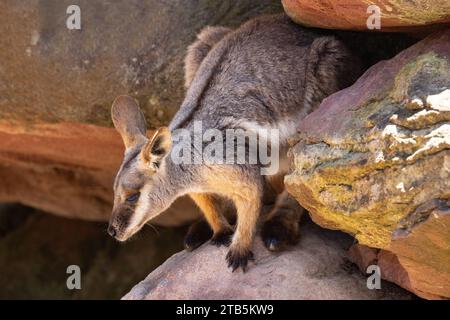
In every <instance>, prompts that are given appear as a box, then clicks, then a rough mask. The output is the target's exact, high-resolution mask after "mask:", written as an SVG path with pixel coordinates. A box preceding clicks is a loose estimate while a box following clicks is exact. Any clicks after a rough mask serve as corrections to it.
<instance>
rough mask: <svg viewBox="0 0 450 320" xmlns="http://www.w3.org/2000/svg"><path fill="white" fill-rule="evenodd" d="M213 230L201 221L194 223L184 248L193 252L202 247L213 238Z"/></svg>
mask: <svg viewBox="0 0 450 320" xmlns="http://www.w3.org/2000/svg"><path fill="white" fill-rule="evenodd" d="M211 235H212V230H211V227H210V226H209V224H208V223H207V222H206V221H204V220H200V221H197V222H194V223H193V224H192V225H191V226H190V227H189V230H188V232H187V234H186V236H185V238H184V248H185V249H186V250H187V251H192V250H195V249H197V248H198V247H200V246H201V245H202V244H203V243H205V242H206V241H208V239H209V238H211Z"/></svg>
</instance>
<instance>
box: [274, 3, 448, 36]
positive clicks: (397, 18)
mask: <svg viewBox="0 0 450 320" xmlns="http://www.w3.org/2000/svg"><path fill="white" fill-rule="evenodd" d="M282 3H283V7H284V10H285V11H286V13H287V14H288V15H289V16H290V17H291V18H292V19H293V20H294V21H296V22H297V23H300V24H303V25H306V26H311V27H317V28H325V29H342V30H361V31H367V30H368V28H367V20H368V18H369V16H370V15H372V14H373V13H374V11H373V10H369V11H368V7H369V6H370V5H377V6H378V8H379V9H380V13H381V20H380V23H381V29H380V30H379V31H414V32H418V31H427V30H428V31H429V30H432V29H437V28H445V24H448V23H450V3H449V2H448V1H447V0H416V1H405V0H397V1H391V0H389V1H388V0H376V1H370V2H368V1H364V0H345V1H333V2H332V1H317V0H282Z"/></svg>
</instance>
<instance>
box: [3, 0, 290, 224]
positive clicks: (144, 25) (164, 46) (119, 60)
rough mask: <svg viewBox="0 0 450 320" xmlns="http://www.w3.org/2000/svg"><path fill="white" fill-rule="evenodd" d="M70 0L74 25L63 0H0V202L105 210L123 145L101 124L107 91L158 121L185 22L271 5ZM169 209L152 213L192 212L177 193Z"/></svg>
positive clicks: (175, 73) (179, 85) (171, 98)
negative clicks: (77, 13)
mask: <svg viewBox="0 0 450 320" xmlns="http://www.w3.org/2000/svg"><path fill="white" fill-rule="evenodd" d="M76 3H77V4H78V5H79V6H80V8H81V27H82V30H81V31H77V30H68V29H67V28H66V19H67V17H68V15H67V14H66V9H67V7H68V6H69V5H71V4H73V1H69V0H61V1H38V0H30V1H0V12H1V13H2V19H1V20H0V33H1V34H2V36H1V37H0V48H1V50H0V61H1V64H0V177H1V184H0V202H1V201H11V202H21V203H24V204H28V205H31V206H34V207H38V208H41V209H44V210H46V211H49V212H53V213H56V214H61V215H64V216H68V217H77V218H85V219H91V220H105V219H107V218H108V216H109V215H110V210H111V206H112V180H113V177H114V174H115V172H116V170H117V168H118V166H119V164H120V162H121V158H122V150H123V149H122V142H121V140H120V137H119V136H118V135H117V134H116V133H115V132H114V130H113V129H110V128H107V127H110V126H111V125H112V124H111V120H110V107H111V103H112V101H113V100H114V98H115V97H116V96H117V95H119V94H130V95H132V96H134V97H136V98H137V99H138V100H139V101H140V104H141V107H142V108H143V110H144V112H145V115H146V118H147V122H148V124H149V126H150V127H151V128H154V127H157V126H159V125H161V124H165V123H167V122H168V121H169V119H171V117H172V116H173V114H174V113H175V112H176V110H177V109H178V106H179V104H180V103H181V101H182V98H183V94H184V92H183V58H184V55H185V51H186V48H187V46H188V45H189V44H190V43H191V42H192V41H193V40H194V39H195V35H196V33H197V32H198V31H199V30H200V29H201V28H202V27H204V26H205V25H217V24H219V25H229V26H237V25H239V24H240V23H241V22H243V21H246V20H248V19H249V18H250V17H252V16H256V15H258V14H261V13H268V12H281V11H282V8H281V4H280V3H279V2H278V1H276V0H264V1H258V3H255V2H254V1H250V0H244V1H231V0H230V1H210V0H204V1H189V2H186V1H181V0H174V1H157V0H132V1H115V2H114V5H112V4H111V3H108V2H104V1H103V2H102V1H89V0H80V1H77V2H76ZM175 209H176V210H173V213H172V214H171V215H170V216H169V217H167V218H163V219H165V222H164V224H180V223H182V222H184V221H185V220H189V219H191V218H192V216H193V215H195V214H196V211H195V208H194V206H193V205H192V204H191V202H188V200H182V201H181V203H179V206H177V207H176V208H175ZM175 212H177V214H175ZM179 217H183V219H181V220H180V218H179Z"/></svg>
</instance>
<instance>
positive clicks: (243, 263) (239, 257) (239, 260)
mask: <svg viewBox="0 0 450 320" xmlns="http://www.w3.org/2000/svg"><path fill="white" fill-rule="evenodd" d="M226 259H227V262H228V268H231V270H232V272H234V271H235V270H236V269H238V268H239V267H240V268H241V269H242V271H243V272H246V271H247V264H248V261H249V260H250V261H254V260H255V258H254V255H253V252H251V251H250V250H249V251H247V252H245V253H235V251H233V250H230V251H228V253H227V256H226Z"/></svg>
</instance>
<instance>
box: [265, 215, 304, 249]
mask: <svg viewBox="0 0 450 320" xmlns="http://www.w3.org/2000/svg"><path fill="white" fill-rule="evenodd" d="M289 223H291V222H290V221H284V220H283V219H282V218H281V217H275V218H273V219H271V220H269V221H266V222H265V223H264V225H263V227H262V229H261V238H262V240H263V243H264V245H265V246H266V248H267V249H268V250H270V251H281V250H284V249H286V247H288V246H290V245H294V244H295V243H296V242H297V240H298V236H299V234H298V228H296V227H295V226H293V225H289Z"/></svg>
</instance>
